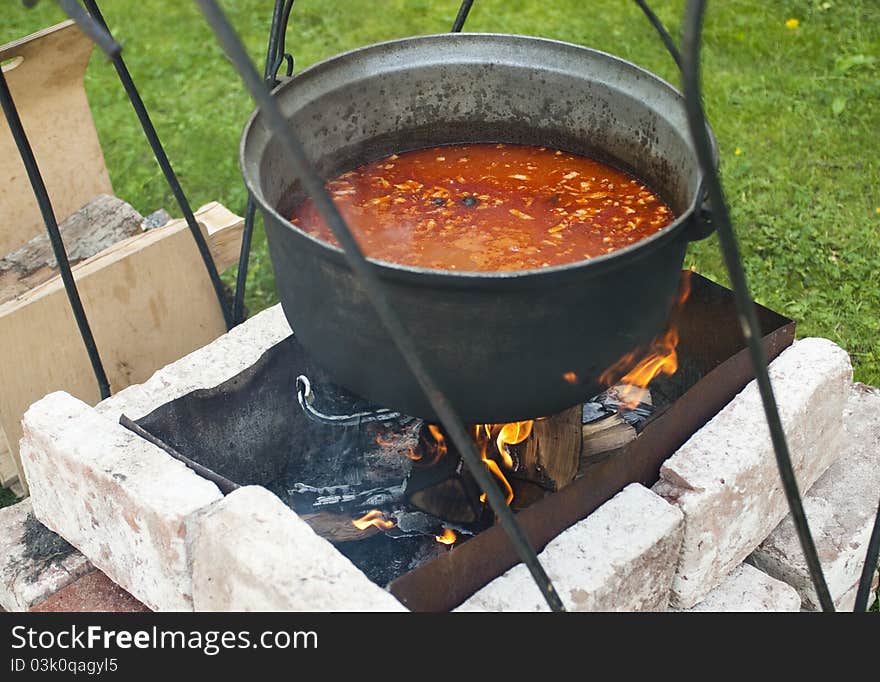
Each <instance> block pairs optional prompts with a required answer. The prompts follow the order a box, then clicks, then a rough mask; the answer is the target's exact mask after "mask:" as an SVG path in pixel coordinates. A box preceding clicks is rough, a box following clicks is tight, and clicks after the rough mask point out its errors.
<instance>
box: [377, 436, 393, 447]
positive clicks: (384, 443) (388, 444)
mask: <svg viewBox="0 0 880 682" xmlns="http://www.w3.org/2000/svg"><path fill="white" fill-rule="evenodd" d="M376 444H377V445H381V446H382V447H383V448H389V447H391V446H392V445H394V443H392V442H390V441H387V440H383V438H382V436H376Z"/></svg>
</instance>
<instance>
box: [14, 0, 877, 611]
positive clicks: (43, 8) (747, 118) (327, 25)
mask: <svg viewBox="0 0 880 682" xmlns="http://www.w3.org/2000/svg"><path fill="white" fill-rule="evenodd" d="M458 4H459V3H458V0H437V1H428V0H380V1H379V2H376V0H345V2H340V1H336V2H334V1H333V0H300V2H298V3H297V5H296V6H295V9H294V12H293V24H292V27H291V30H290V33H289V37H288V45H289V47H290V48H292V50H293V52H294V53H295V56H296V60H297V69H302V68H303V67H306V66H308V65H310V64H312V63H314V62H315V61H317V60H320V59H323V58H325V57H328V56H331V55H333V54H336V53H338V52H340V51H343V50H347V49H350V48H354V47H358V46H361V45H365V44H368V43H371V42H377V41H380V40H387V39H391V38H396V37H402V36H407V35H413V34H417V33H437V32H443V31H446V30H448V28H449V26H451V24H452V20H453V18H454V16H455V13H456V10H457V8H458ZM651 4H652V6H653V7H654V8H655V9H656V10H657V12H658V14H659V15H660V16H661V18H662V19H663V20H664V21H666V22H667V25H668V26H669V27H670V30H671V31H672V32H673V34H674V35H677V34H678V30H679V27H680V18H681V16H682V10H683V6H684V3H683V2H681V1H680V0H679V1H675V2H673V1H670V0H654V2H652V3H651ZM3 5H4V6H3V8H2V10H0V42H6V41H8V40H12V39H14V38H17V37H20V36H22V35H25V34H27V33H30V32H33V31H35V30H38V29H39V28H42V27H44V26H46V25H49V24H51V23H54V22H56V21H59V20H61V18H62V15H61V13H60V11H59V10H58V9H57V7H56V6H55V4H54V3H50V2H43V3H40V4H39V5H38V6H37V8H36V9H33V10H25V9H24V8H23V7H22V5H21V3H18V2H6V3H3ZM223 5H224V7H225V8H226V9H227V11H228V12H229V15H230V17H231V19H232V21H233V23H234V24H235V26H236V27H237V29H238V30H239V31H240V32H241V34H242V36H243V38H244V40H245V42H246V44H247V46H248V48H249V49H250V51H251V54H252V56H253V57H254V58H255V59H257V60H258V62H260V63H261V62H262V59H263V58H264V53H265V39H266V37H265V36H266V31H267V28H268V22H269V18H270V17H269V12H270V6H271V3H270V2H267V1H266V0H237V1H235V2H233V1H232V0H227V1H226V2H224V3H223ZM103 6H104V11H105V15H106V17H107V20H108V22H109V23H110V26H111V29H112V30H113V32H114V34H115V35H116V37H117V38H118V39H119V40H120V41H121V42H122V43H123V45H124V46H125V56H126V59H127V62H128V65H129V68H130V70H131V72H132V74H133V76H134V78H135V81H136V82H137V84H138V86H139V88H140V90H141V93H142V95H143V97H144V100H145V101H146V104H147V107H148V108H149V110H150V113H151V114H152V117H153V119H154V122H155V124H156V127H157V128H158V131H159V134H160V136H161V138H162V140H163V142H164V144H165V146H166V150H167V152H168V154H169V156H170V158H171V160H172V162H173V164H174V166H175V168H176V170H177V171H178V174H179V176H180V179H181V182H182V184H183V187H184V188H185V190H186V192H187V194H188V196H189V197H190V200H191V202H192V203H193V204H194V205H199V204H202V203H205V202H207V201H210V200H214V199H217V200H219V201H221V202H222V203H224V204H225V205H226V206H228V207H229V208H230V209H232V210H234V211H236V212H238V213H243V211H244V206H245V201H246V194H245V190H244V187H243V185H242V182H241V178H240V174H239V169H238V165H237V160H236V157H237V148H238V142H239V137H240V133H241V128H242V125H243V124H244V122H245V120H246V118H247V116H248V115H249V113H250V112H251V110H252V108H253V107H252V105H251V102H250V100H249V99H248V97H247V96H246V94H245V92H244V89H243V87H242V85H241V83H240V81H239V80H238V77H237V76H236V75H235V73H234V72H233V70H232V68H231V66H230V65H229V64H228V62H227V61H226V60H225V59H224V58H223V56H222V55H221V53H220V51H219V49H218V47H217V45H216V43H215V41H214V38H213V37H212V36H211V34H210V32H209V31H208V29H207V28H206V26H205V24H204V22H203V21H202V19H201V17H200V15H199V14H198V11H197V10H196V9H195V5H194V3H192V2H180V3H177V2H168V1H166V2H151V3H144V2H140V1H139V2H135V1H133V0H113V1H112V2H104V3H103ZM790 18H796V19H798V21H799V25H798V27H797V28H795V29H792V28H788V27H786V24H785V22H786V20H788V19H790ZM467 29H468V30H470V31H497V32H511V33H524V34H532V35H540V36H545V37H551V38H556V39H559V40H566V41H571V42H574V43H579V44H583V45H588V46H591V47H596V48H598V49H602V50H606V51H609V52H612V53H615V54H617V55H619V56H621V57H623V58H625V59H628V60H631V61H633V62H636V63H637V64H639V65H641V66H644V67H645V68H647V69H649V70H651V71H653V72H655V73H657V74H659V75H660V76H662V77H664V78H666V79H667V80H669V81H671V82H672V83H674V84H678V82H679V81H678V77H677V74H676V72H675V69H674V67H673V65H672V63H671V61H670V59H669V57H668V55H666V53H665V52H664V50H663V47H662V45H661V43H660V42H659V40H658V39H657V37H656V36H655V35H654V33H653V32H652V29H651V28H650V26H649V25H648V24H647V22H646V21H645V20H644V19H643V17H642V16H641V14H640V12H639V10H638V9H637V8H636V7H635V5H634V3H630V2H620V0H592V1H591V2H584V1H583V0H551V1H546V2H544V1H539V0H478V1H477V2H476V3H475V5H474V10H473V12H472V13H471V17H470V19H469V20H468V24H467ZM704 42H705V48H704V53H703V54H704V65H703V74H704V90H705V97H706V109H707V112H708V115H709V118H710V121H711V123H712V126H713V128H714V130H715V133H716V136H717V138H718V142H719V146H720V150H721V159H722V169H723V174H724V182H725V189H726V193H727V196H728V198H729V201H730V204H731V211H732V215H733V219H734V224H735V226H736V228H737V233H738V235H739V241H740V246H741V249H742V252H743V258H744V262H745V267H746V271H747V273H748V276H749V281H750V283H751V287H752V292H753V294H754V297H755V298H756V299H757V300H758V301H759V302H761V303H763V304H764V305H767V306H769V307H770V308H773V309H775V310H777V311H779V312H781V313H783V314H785V315H788V316H790V317H792V318H795V319H796V320H797V321H798V333H799V335H800V336H808V335H817V336H824V337H827V338H830V339H832V340H834V341H835V342H837V343H839V344H840V345H841V346H843V347H844V348H845V349H846V350H847V351H849V353H850V355H851V356H852V359H853V364H854V367H855V376H856V379H858V380H860V381H865V382H867V383H871V384H875V385H878V384H880V348H878V343H877V339H878V338H880V183H878V179H880V154H878V151H880V144H878V131H880V5H878V4H877V3H876V2H873V1H872V0H863V1H861V2H859V1H853V2H843V1H842V0H834V1H833V2H828V1H819V0H811V1H803V0H802V1H800V2H796V1H783V2H776V3H766V2H759V1H758V0H740V1H739V2H735V3H733V2H726V3H725V2H712V3H710V7H709V13H708V15H707V20H706V30H705V39H704ZM86 86H87V90H88V93H89V98H90V101H91V104H92V108H93V111H94V117H95V121H96V124H97V128H98V132H99V136H100V139H101V144H102V146H103V148H104V154H105V157H106V160H107V165H108V167H109V170H110V175H111V178H112V180H113V185H114V188H115V191H116V193H117V195H118V196H120V197H122V198H124V199H126V200H127V201H129V202H130V203H132V204H133V205H134V206H135V207H137V208H138V209H139V210H140V211H141V212H144V213H146V212H149V211H152V210H154V209H156V208H159V207H165V208H167V209H168V210H170V211H172V213H179V212H178V211H177V210H176V206H175V204H174V201H173V198H172V196H171V194H170V192H169V191H168V189H167V187H166V186H165V184H164V182H163V180H162V177H161V175H160V173H159V172H158V169H157V168H156V165H155V162H154V161H153V159H152V156H151V154H150V151H149V148H148V147H147V145H146V143H145V141H144V139H143V136H142V133H141V131H140V128H139V126H138V124H137V121H136V119H135V117H134V115H133V113H132V111H131V108H130V106H129V104H128V102H127V100H126V99H125V95H124V93H123V91H122V89H121V88H120V87H119V85H118V82H117V80H116V76H115V73H114V72H113V69H112V68H111V67H110V66H109V64H108V63H107V62H106V60H105V59H104V58H103V57H102V56H101V55H98V54H96V55H95V56H94V57H93V59H92V63H91V65H90V67H89V72H88V76H87V80H86ZM251 263H252V264H251V270H250V273H249V277H248V296H247V303H248V306H249V308H250V309H251V311H252V312H254V311H256V310H259V309H262V308H264V307H266V306H268V305H270V304H272V303H274V302H275V301H276V300H277V295H276V293H275V287H274V281H273V277H272V271H271V265H270V262H269V258H268V254H267V252H266V244H265V237H264V235H263V232H262V226H261V225H258V228H257V234H256V237H255V246H254V252H253V256H252V261H251ZM688 265H691V266H693V267H694V268H695V269H697V270H698V271H699V272H701V273H703V274H705V275H707V276H709V277H711V278H713V279H716V280H718V281H721V282H726V281H727V278H726V274H725V271H724V268H723V265H722V262H721V259H720V255H719V251H718V244H717V240H716V239H715V238H714V237H712V238H710V239H708V240H706V241H704V242H702V243H699V244H696V245H694V246H693V247H692V248H691V250H690V252H689V255H688ZM224 277H225V279H227V281H230V282H232V281H234V271H230V272H227V273H225V275H224ZM2 504H3V498H2V497H0V506H2ZM875 608H876V606H875Z"/></svg>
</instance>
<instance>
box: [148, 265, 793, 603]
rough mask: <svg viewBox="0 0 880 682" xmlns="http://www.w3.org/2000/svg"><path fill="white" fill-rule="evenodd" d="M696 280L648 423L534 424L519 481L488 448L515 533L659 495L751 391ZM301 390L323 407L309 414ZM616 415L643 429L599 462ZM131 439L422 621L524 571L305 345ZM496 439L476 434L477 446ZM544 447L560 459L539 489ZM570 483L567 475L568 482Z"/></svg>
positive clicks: (401, 433) (432, 430)
mask: <svg viewBox="0 0 880 682" xmlns="http://www.w3.org/2000/svg"><path fill="white" fill-rule="evenodd" d="M687 275H689V279H690V280H691V295H690V296H689V297H688V299H687V301H686V302H685V303H684V304H683V305H682V306H681V307H680V309H679V310H677V312H676V315H675V317H674V319H673V321H672V324H673V328H674V329H677V330H678V345H677V350H678V365H679V367H680V370H679V371H678V372H675V373H673V374H671V375H668V376H666V375H662V374H661V375H660V376H659V377H658V378H656V379H655V381H654V382H652V383H651V386H650V394H651V396H652V398H651V400H650V402H651V403H652V404H651V405H645V404H644V403H643V404H642V405H641V407H642V410H643V412H642V414H641V415H640V414H639V412H638V409H635V410H630V409H628V408H627V407H626V405H623V404H620V403H619V402H616V401H614V400H612V399H611V398H609V397H608V395H607V394H605V404H604V405H603V404H600V403H598V402H590V403H587V404H586V405H583V406H578V407H577V408H576V409H575V410H574V413H573V414H572V411H570V410H569V411H566V412H565V413H563V414H562V415H559V416H556V417H553V418H551V419H547V420H542V421H538V422H535V424H534V429H533V432H532V433H529V434H528V437H520V438H516V437H512V438H510V445H509V446H507V445H505V446H504V447H505V453H506V454H507V455H508V457H509V458H510V459H512V460H513V459H515V461H516V463H515V465H511V466H506V465H505V464H504V462H503V461H502V455H501V451H500V450H499V449H498V447H497V445H496V444H495V443H494V442H492V443H489V442H487V439H486V438H483V439H482V444H483V447H482V451H483V453H484V461H486V462H487V465H489V466H490V468H491V469H492V470H493V472H496V475H497V480H498V481H499V486H503V487H504V489H505V490H506V491H509V494H510V496H511V501H512V505H513V507H514V508H515V509H524V511H522V513H521V514H520V515H519V517H520V520H521V522H522V523H523V525H524V526H525V528H526V529H527V531H528V532H529V533H530V536H531V538H532V540H533V541H534V542H535V543H536V545H537V546H538V547H543V546H544V545H545V544H546V543H547V542H548V541H550V540H551V539H553V538H554V537H556V536H557V535H558V534H559V533H561V532H562V531H563V530H565V529H566V528H568V527H569V526H571V525H572V524H574V523H576V522H577V521H578V520H580V519H582V518H584V517H585V516H587V515H588V514H589V513H590V512H591V511H592V510H593V509H595V508H597V507H598V506H599V505H600V504H602V503H603V502H605V501H606V500H608V499H609V498H611V497H612V496H613V495H614V494H615V493H617V492H618V491H619V490H620V489H622V488H623V487H625V486H626V485H628V484H630V483H635V482H641V483H642V484H644V485H647V486H650V485H653V483H655V482H656V480H657V478H658V476H659V470H660V465H661V464H662V462H663V461H665V460H666V459H667V458H668V457H669V456H670V455H671V454H672V452H674V451H675V449H677V448H678V447H679V446H680V445H681V444H682V443H683V442H684V441H685V440H687V438H688V437H689V436H690V435H691V434H692V433H694V432H695V431H696V430H697V429H699V428H700V427H701V426H702V425H703V423H705V422H706V421H707V420H708V419H709V418H710V417H711V416H713V415H714V414H715V413H716V412H717V411H718V410H719V409H720V408H721V407H722V406H723V405H724V404H726V403H727V402H728V401H729V400H730V399H731V398H732V397H733V396H734V395H735V394H736V393H737V392H739V391H740V390H741V389H742V387H743V386H744V385H745V384H746V383H747V381H748V380H749V379H750V372H749V368H748V362H747V359H746V357H745V354H744V352H743V341H742V338H741V335H740V333H739V330H738V328H737V326H736V323H735V316H734V315H733V314H732V306H733V303H732V300H731V295H730V292H729V291H728V290H726V289H724V288H722V287H719V286H718V285H716V284H714V283H712V282H711V281H709V280H707V279H705V278H703V277H701V276H699V275H696V274H692V273H687ZM760 311H761V320H762V328H763V333H764V341H765V344H766V347H767V350H768V354H769V355H770V356H771V357H775V356H776V355H778V354H779V353H780V352H781V351H782V350H783V349H784V348H785V347H786V346H788V345H789V344H790V343H791V342H792V340H793V337H794V323H793V322H792V321H791V320H788V319H786V318H783V317H781V316H779V315H777V314H775V313H773V312H772V311H770V310H767V309H765V308H761V309H760ZM302 377H309V385H310V389H311V391H312V392H314V393H315V394H316V395H319V396H320V397H316V398H315V399H314V400H313V402H312V404H311V405H310V406H308V408H307V409H306V410H304V409H303V405H302V404H301V403H302V399H303V394H302V389H303V386H302V383H301V382H302ZM298 378H299V380H300V385H299V393H298V390H297V382H298ZM319 408H320V410H319ZM343 409H344V410H345V411H347V412H348V415H342V414H339V412H340V411H341V410H343ZM330 411H334V412H335V413H336V414H335V415H333V416H330V415H327V414H325V413H326V412H330ZM619 414H622V415H623V416H624V417H626V418H628V419H629V420H630V421H631V422H632V423H634V424H636V425H637V429H638V434H637V435H636V428H632V429H631V437H632V440H631V441H630V442H628V443H625V444H623V445H622V446H620V447H617V448H612V449H610V450H604V451H602V450H601V448H600V451H599V452H598V453H597V452H596V447H595V444H596V443H597V442H598V441H596V440H595V439H594V438H593V435H594V433H599V434H602V433H607V429H606V428H605V427H603V428H602V429H600V430H597V429H596V428H595V425H596V424H597V423H599V424H604V423H607V422H608V421H609V420H612V418H614V419H613V420H612V421H615V423H618V424H620V423H622V422H617V421H616V419H619V417H618V415H619ZM316 415H320V416H316ZM352 415H354V416H352ZM334 419H335V420H336V421H337V423H333V420H334ZM339 422H341V423H339ZM487 426H488V425H487ZM511 426H513V425H511ZM135 428H138V432H139V433H141V434H142V435H147V436H148V437H151V438H152V439H154V442H158V443H161V444H162V445H163V447H165V448H166V449H168V450H169V451H170V452H172V453H174V454H175V455H177V454H181V455H183V456H185V457H186V458H187V459H188V460H193V461H195V462H196V463H198V464H200V465H202V466H204V467H206V468H207V469H208V471H205V472H202V474H203V475H205V476H207V477H209V478H211V479H212V480H214V481H215V482H217V483H218V485H220V487H221V489H225V490H226V491H227V492H228V491H231V490H233V489H235V487H237V486H238V485H260V486H264V487H266V488H268V489H269V490H271V491H272V492H274V493H275V494H276V495H277V496H278V497H279V498H280V499H281V500H283V501H285V502H286V503H287V504H288V505H289V506H290V507H291V508H292V509H294V510H295V511H296V512H297V513H298V514H299V515H300V516H301V518H303V519H304V520H305V521H306V522H307V523H309V525H310V526H312V528H313V529H314V530H315V531H316V532H317V533H318V534H319V535H321V536H322V537H324V538H326V539H328V540H329V541H330V542H332V543H333V544H334V545H335V546H336V548H337V549H338V550H339V551H340V552H342V553H343V554H344V555H345V556H347V557H348V558H349V559H351V560H352V561H353V562H354V564H355V565H356V566H357V567H358V568H359V569H360V570H361V571H363V572H364V573H365V574H366V575H367V576H368V577H370V579H371V580H373V581H374V582H375V583H377V584H379V585H380V586H382V587H385V586H386V585H388V587H389V589H390V591H391V592H392V594H394V595H395V596H397V597H398V598H399V599H400V600H401V601H402V602H403V603H404V604H405V605H406V606H408V607H409V608H411V609H414V610H448V609H450V608H453V607H455V606H456V605H458V604H459V603H461V601H463V600H464V599H465V598H466V597H467V596H469V595H470V594H472V593H473V592H474V591H476V590H477V589H478V588H480V587H482V586H483V585H484V584H485V583H486V582H488V581H489V580H491V579H492V578H494V577H497V576H498V575H500V574H501V573H503V572H504V571H505V570H507V569H509V568H510V567H511V566H513V565H514V564H515V563H516V562H517V559H516V556H515V554H514V553H513V552H512V549H511V548H510V546H509V544H508V543H507V541H506V538H505V537H504V535H503V534H502V533H500V532H499V530H500V529H499V528H497V527H496V528H492V522H493V520H494V519H493V515H492V514H491V510H490V509H489V508H488V507H487V506H486V505H485V497H484V496H483V497H482V499H481V495H480V490H479V487H478V486H476V484H475V483H474V481H473V479H472V478H470V477H469V475H468V473H467V470H466V468H464V467H463V464H462V461H461V459H460V457H459V456H458V454H457V453H456V452H455V450H454V446H451V445H450V444H449V443H447V441H446V439H445V438H444V436H443V433H442V430H441V429H439V428H438V427H437V426H435V425H433V424H429V423H426V422H423V421H422V420H418V419H414V418H411V417H407V416H405V415H399V414H396V413H392V412H390V411H389V410H381V409H377V408H375V407H371V406H369V405H368V404H366V402H365V401H363V400H362V399H359V398H357V397H356V396H353V395H351V394H348V393H347V392H345V391H344V390H343V389H340V388H338V387H336V386H334V385H333V384H332V383H330V382H329V380H328V379H327V377H326V375H325V374H324V373H323V372H322V371H321V369H320V367H319V366H318V365H316V363H315V362H314V360H312V359H311V358H310V357H309V355H308V354H307V353H306V352H305V351H304V349H303V348H302V347H301V346H300V344H299V342H298V340H297V339H296V337H294V336H291V337H289V338H287V339H285V340H284V341H283V342H281V343H279V344H276V345H275V346H273V347H272V348H271V349H269V350H268V351H267V352H266V353H264V354H263V355H262V357H261V358H260V359H259V360H258V361H257V362H256V363H255V364H254V365H252V366H251V367H250V368H248V369H247V370H246V371H244V372H242V373H240V374H238V375H237V376H235V377H233V378H231V379H229V380H228V381H226V382H224V383H222V384H220V385H218V386H216V387H214V388H211V389H206V390H201V391H195V392H193V393H189V394H187V395H184V396H181V397H180V398H177V399H176V400H173V401H171V402H169V403H166V404H165V405H162V406H161V407H159V408H158V409H156V410H153V411H152V412H150V413H149V414H147V415H145V416H144V417H142V418H140V419H138V420H137V426H136V427H135ZM485 428H486V427H475V436H476V438H477V439H478V440H480V436H481V434H482V433H483V431H482V429H485ZM624 428H626V427H625V426H624ZM141 429H142V431H141ZM500 431H501V430H500V429H495V432H494V433H493V435H494V436H495V439H493V441H494V440H496V439H497V438H498V436H499V435H500ZM584 433H586V434H587V438H586V439H585V441H584V444H583V445H582V435H583V434H584ZM572 434H574V435H572ZM520 435H521V436H522V434H520ZM591 444H593V446H594V447H593V448H592V449H590V446H591ZM542 448H543V449H544V450H545V452H543V457H544V458H550V457H553V458H554V459H553V460H552V461H550V462H549V463H548V462H547V460H546V459H545V460H544V465H543V466H542V467H539V468H540V475H536V472H535V470H534V468H535V467H534V461H535V460H536V458H538V457H540V456H541V453H540V450H541V449H542ZM563 459H564V460H565V462H564V463H563V464H560V463H559V460H563ZM529 461H532V467H531V469H530V467H529V465H528V462H529ZM554 467H555V468H554ZM563 470H570V473H568V474H565V475H564V477H562V476H563V474H562V473H561V472H562V471H563ZM505 474H506V476H505ZM554 476H556V477H557V478H554ZM453 547H454V548H455V551H449V550H450V549H451V548H453ZM429 586H430V589H429Z"/></svg>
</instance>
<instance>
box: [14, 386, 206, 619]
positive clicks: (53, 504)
mask: <svg viewBox="0 0 880 682" xmlns="http://www.w3.org/2000/svg"><path fill="white" fill-rule="evenodd" d="M22 424H23V427H24V437H23V438H22V441H21V458H22V464H23V466H24V469H25V473H26V476H27V478H28V481H30V485H31V501H32V503H33V509H34V514H35V515H36V517H37V518H38V519H39V520H40V521H41V522H43V523H44V524H45V525H46V526H48V527H49V528H50V529H51V530H53V531H54V532H56V533H58V534H59V535H61V536H62V537H64V538H65V539H66V540H67V541H68V542H70V543H71V544H72V545H74V546H75V547H76V548H77V549H79V550H80V551H81V552H82V553H83V554H84V555H86V557H88V558H89V560H90V561H91V562H92V563H93V564H94V565H95V566H96V567H97V568H99V569H100V570H102V571H103V572H104V573H106V574H107V575H108V577H110V579H111V580H113V581H114V582H115V583H117V584H118V585H120V586H122V587H123V588H124V589H125V590H127V591H128V592H130V593H131V594H132V595H134V596H135V597H136V598H137V599H139V600H140V601H141V602H143V603H144V604H146V605H147V606H148V607H149V608H151V609H153V610H156V611H187V610H191V609H192V577H191V571H190V564H191V557H190V554H189V542H188V524H189V523H190V521H191V519H192V517H193V516H194V515H195V514H197V513H198V512H199V511H200V510H202V509H204V508H205V507H207V506H208V505H210V504H211V503H213V502H216V501H218V500H220V499H221V497H222V496H221V494H220V491H219V490H218V489H217V486H215V485H214V484H213V483H211V482H209V481H206V480H205V479H203V478H201V477H199V476H197V475H196V474H195V473H193V472H192V471H191V470H190V469H188V468H187V467H186V466H184V465H183V464H182V463H181V462H178V461H177V460H175V459H173V458H172V457H170V456H169V455H168V454H166V453H165V452H163V451H162V450H160V449H159V448H158V447H156V446H154V445H152V444H151V443H149V442H147V441H145V440H143V439H141V438H139V437H138V436H136V435H135V434H133V433H131V432H130V431H128V430H127V429H125V428H123V427H122V426H120V425H119V424H118V423H116V422H115V421H112V420H110V419H107V418H106V417H104V416H102V415H100V414H98V413H97V412H96V411H95V410H94V409H92V408H91V407H89V406H88V405H86V404H85V403H83V402H82V401H80V400H77V399H76V398H74V397H73V396H71V395H69V394H67V393H63V392H57V393H50V394H49V395H48V396H46V397H45V398H43V399H42V400H39V401H37V402H36V403H34V404H33V405H32V406H31V407H30V408H29V409H28V411H27V412H26V413H25V415H24V418H23V420H22Z"/></svg>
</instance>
